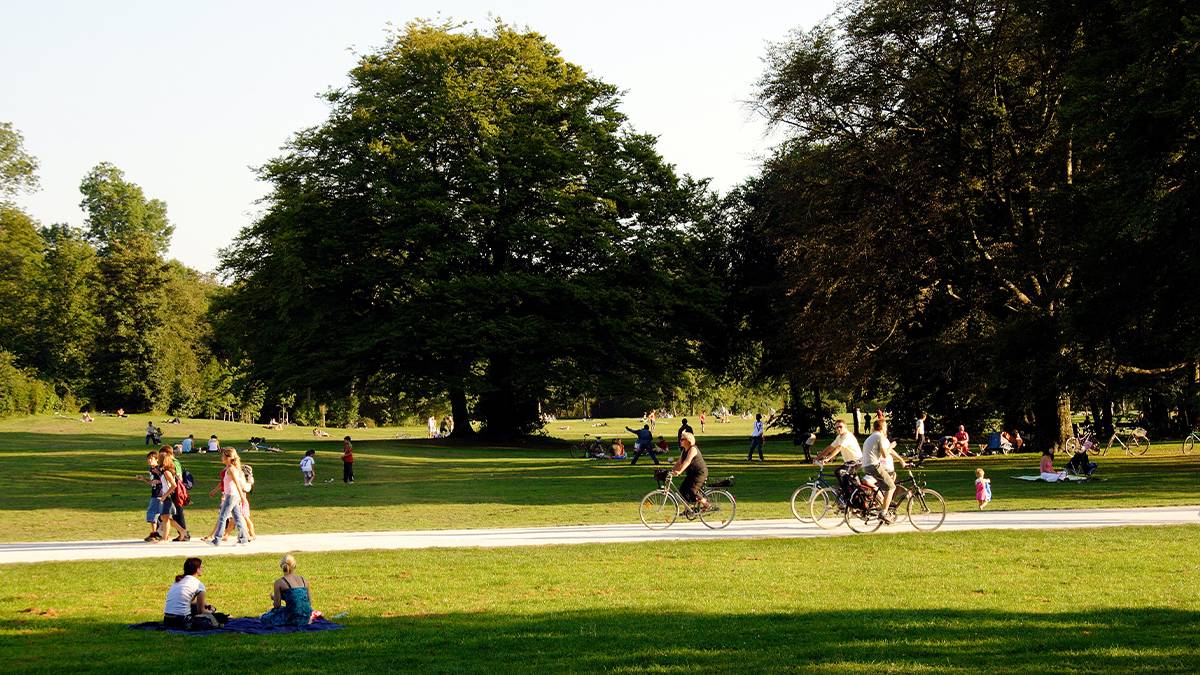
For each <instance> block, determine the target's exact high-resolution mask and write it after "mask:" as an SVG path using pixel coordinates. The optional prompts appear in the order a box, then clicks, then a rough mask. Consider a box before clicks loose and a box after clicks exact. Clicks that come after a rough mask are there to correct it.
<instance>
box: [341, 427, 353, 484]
mask: <svg viewBox="0 0 1200 675" xmlns="http://www.w3.org/2000/svg"><path fill="white" fill-rule="evenodd" d="M342 482H343V483H345V484H347V485H349V484H350V483H353V482H354V446H353V445H351V444H350V437H349V436H347V437H345V438H343V439H342Z"/></svg>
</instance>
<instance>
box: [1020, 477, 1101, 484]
mask: <svg viewBox="0 0 1200 675" xmlns="http://www.w3.org/2000/svg"><path fill="white" fill-rule="evenodd" d="M1013 478H1016V479H1017V480H1042V477H1041V476H1013ZM1065 480H1088V477H1087V476H1063V477H1062V478H1059V479H1058V480H1048V481H1046V482H1047V483H1061V482H1063V481H1065ZM1092 480H1096V479H1094V478H1093V479H1092Z"/></svg>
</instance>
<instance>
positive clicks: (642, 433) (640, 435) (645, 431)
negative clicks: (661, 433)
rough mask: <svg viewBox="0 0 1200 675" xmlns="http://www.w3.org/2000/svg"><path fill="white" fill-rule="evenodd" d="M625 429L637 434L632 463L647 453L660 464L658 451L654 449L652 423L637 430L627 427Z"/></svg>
mask: <svg viewBox="0 0 1200 675" xmlns="http://www.w3.org/2000/svg"><path fill="white" fill-rule="evenodd" d="M625 430H626V431H628V432H629V433H631V434H633V435H635V436H637V442H636V443H634V446H633V461H632V462H630V464H637V461H638V457H641V456H642V455H646V454H648V455H650V458H651V459H653V460H654V463H655V464H658V453H657V452H655V451H654V434H653V433H652V432H651V431H650V425H649V424H643V425H642V428H641V429H636V430H635V429H630V428H629V427H625Z"/></svg>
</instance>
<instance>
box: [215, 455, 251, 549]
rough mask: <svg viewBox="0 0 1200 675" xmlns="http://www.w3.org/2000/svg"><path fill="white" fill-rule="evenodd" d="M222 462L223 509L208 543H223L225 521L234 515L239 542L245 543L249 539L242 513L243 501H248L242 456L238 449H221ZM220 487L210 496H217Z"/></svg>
mask: <svg viewBox="0 0 1200 675" xmlns="http://www.w3.org/2000/svg"><path fill="white" fill-rule="evenodd" d="M221 463H222V464H224V465H225V469H224V470H223V471H221V482H220V484H219V485H218V488H219V489H220V490H221V510H220V512H219V513H218V515H217V531H216V532H214V533H213V537H212V541H210V542H208V543H210V544H212V545H213V546H219V545H220V544H221V538H222V537H223V536H224V535H225V526H226V523H225V521H226V519H227V518H229V517H231V516H232V517H233V523H234V525H236V526H237V535H238V543H239V544H245V543H248V541H249V540H248V539H247V532H246V523H245V520H244V517H243V515H242V503H243V502H245V501H247V500H246V479H245V475H244V474H243V473H242V458H241V457H239V456H238V453H237V450H234V449H233V448H224V449H222V450H221ZM218 488H213V490H212V491H211V492H209V493H208V494H209V496H216V494H217V489H218Z"/></svg>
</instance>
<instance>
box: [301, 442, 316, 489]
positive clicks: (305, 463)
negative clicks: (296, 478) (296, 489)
mask: <svg viewBox="0 0 1200 675" xmlns="http://www.w3.org/2000/svg"><path fill="white" fill-rule="evenodd" d="M315 454H317V451H316V450H307V451H305V453H304V459H302V460H300V472H301V473H303V474H304V485H305V487H312V484H313V478H315V477H316V475H317V472H316V470H315V468H314V467H313V465H314V464H316V463H317V462H316V460H315V459H313V455H315Z"/></svg>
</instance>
